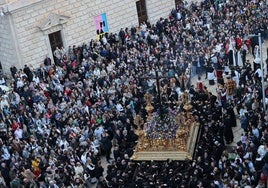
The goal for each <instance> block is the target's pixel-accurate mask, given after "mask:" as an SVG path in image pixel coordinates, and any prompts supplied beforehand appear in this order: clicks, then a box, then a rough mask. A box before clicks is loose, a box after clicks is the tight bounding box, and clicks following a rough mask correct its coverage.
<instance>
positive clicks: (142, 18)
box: [136, 0, 148, 24]
mask: <svg viewBox="0 0 268 188" xmlns="http://www.w3.org/2000/svg"><path fill="white" fill-rule="evenodd" d="M136 7H137V13H138V18H139V24H141V23H142V22H147V20H148V16H147V10H146V2H145V0H139V1H137V2H136Z"/></svg>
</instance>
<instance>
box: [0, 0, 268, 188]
mask: <svg viewBox="0 0 268 188" xmlns="http://www.w3.org/2000/svg"><path fill="white" fill-rule="evenodd" d="M267 24H268V19H267V2H266V1H263V0H254V1H253V0H252V1H250V0H245V1H234V0H230V1H212V0H211V1H208V0H206V1H203V2H201V3H191V4H187V3H186V2H181V4H179V5H177V6H176V8H174V9H173V10H172V11H171V13H170V16H169V17H168V18H160V19H159V20H158V21H157V22H156V23H155V24H152V23H150V22H144V23H142V24H141V25H140V27H139V29H137V28H135V27H132V28H126V29H121V30H120V31H119V32H118V34H117V33H106V34H103V35H102V37H101V38H100V40H91V41H90V42H89V43H84V44H82V45H79V46H76V45H74V46H69V48H68V49H64V48H63V47H59V48H57V52H55V53H54V55H55V57H53V58H54V59H55V60H54V61H52V60H51V59H52V57H49V56H47V57H46V58H45V59H44V62H43V63H42V65H41V66H40V67H38V68H33V67H32V66H31V65H25V67H24V68H22V69H18V68H17V67H16V66H12V67H11V68H10V71H11V75H12V80H11V81H9V82H5V81H3V82H2V81H1V83H2V87H1V88H2V89H1V90H0V91H1V92H0V94H1V99H0V108H1V113H0V138H1V139H0V147H1V167H0V171H1V173H0V187H11V188H19V187H42V188H52V187H54V188H57V187H76V188H78V187H81V188H82V187H91V186H92V184H95V185H96V186H97V187H100V188H102V187H104V188H105V187H218V188H222V187H257V186H258V187H265V183H266V180H267V176H268V153H267V154H266V147H267V141H268V140H267V139H268V137H267V128H266V126H267V124H268V116H267V114H265V113H264V110H263V108H262V105H261V104H262V102H261V100H262V94H261V93H262V92H261V82H260V79H259V78H260V77H261V76H264V75H259V72H260V71H258V69H259V67H258V64H259V62H258V61H257V59H258V58H257V57H258V50H257V49H258V47H257V44H258V43H257V42H256V39H254V37H253V38H249V37H247V36H248V35H249V34H252V33H254V34H257V33H261V34H262V38H263V40H265V39H267V37H268V32H267ZM256 47H257V48H256ZM248 56H254V58H255V60H256V61H255V62H254V64H255V65H256V67H254V68H252V66H251V64H253V62H248ZM53 62H55V63H53ZM210 73H212V74H210ZM196 74H197V75H199V76H200V80H199V83H198V86H195V83H191V78H192V77H193V76H196ZM203 74H206V75H207V76H208V77H207V78H208V79H210V80H214V78H212V79H211V76H213V75H215V78H216V82H217V84H218V88H217V90H216V91H215V92H211V91H209V90H208V88H207V87H206V86H205V85H204V84H202V79H201V75H203ZM226 75H228V76H226ZM232 80H234V81H235V84H234V82H231V81H232ZM158 81H159V82H158ZM209 83H210V84H214V83H213V81H210V82H209ZM6 84H8V87H4V86H3V85H6ZM158 84H159V85H158ZM185 91H187V92H189V94H190V96H191V104H192V106H193V114H194V116H195V118H196V121H198V122H199V123H200V124H201V126H200V127H201V130H200V139H199V140H198V144H197V150H196V153H195V158H194V159H193V160H186V161H172V160H167V161H164V162H160V161H144V162H137V161H133V160H131V156H132V155H133V150H134V147H135V145H136V143H137V140H138V136H137V135H136V134H135V129H136V128H137V127H136V125H135V124H134V122H133V120H134V118H135V116H136V115H137V114H139V115H141V117H142V118H143V119H144V121H146V115H147V112H146V110H145V105H146V103H145V100H144V98H143V96H144V94H145V93H147V92H149V93H151V94H153V96H160V97H154V99H153V100H154V103H153V104H154V105H155V106H156V108H155V109H157V108H158V107H159V106H160V105H167V104H169V106H170V107H171V108H176V104H177V101H178V100H179V99H180V95H181V94H182V93H183V92H185ZM171 104H173V105H171ZM235 108H236V109H237V112H238V113H239V120H240V121H238V122H240V123H241V126H242V128H243V129H244V133H243V135H241V141H239V142H238V143H237V147H236V148H235V149H234V150H233V151H228V150H227V149H226V144H229V143H232V142H233V141H234V140H233V139H234V136H233V132H232V127H234V126H240V125H239V124H238V125H237V124H236V122H237V114H235V111H234V109H235ZM182 110H183V109H182ZM102 157H104V158H105V159H106V162H107V163H106V164H107V173H104V166H103V165H106V164H102V163H101V158H102ZM105 174H107V175H105Z"/></svg>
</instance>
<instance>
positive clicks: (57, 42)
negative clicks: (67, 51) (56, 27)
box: [48, 31, 63, 62]
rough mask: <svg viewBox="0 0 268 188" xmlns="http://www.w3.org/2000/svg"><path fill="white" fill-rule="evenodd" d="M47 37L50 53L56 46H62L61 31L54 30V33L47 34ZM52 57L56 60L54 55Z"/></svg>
mask: <svg viewBox="0 0 268 188" xmlns="http://www.w3.org/2000/svg"><path fill="white" fill-rule="evenodd" d="M48 37H49V42H50V46H51V50H52V54H53V53H54V51H55V50H56V48H57V47H59V48H61V47H63V43H62V37H61V31H56V32H54V33H51V34H49V35H48ZM53 58H54V62H56V61H55V57H54V56H53Z"/></svg>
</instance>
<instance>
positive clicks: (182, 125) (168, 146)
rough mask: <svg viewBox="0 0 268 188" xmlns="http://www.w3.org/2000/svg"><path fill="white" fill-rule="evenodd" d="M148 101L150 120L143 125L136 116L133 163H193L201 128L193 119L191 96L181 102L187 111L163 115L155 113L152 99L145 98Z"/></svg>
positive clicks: (172, 111)
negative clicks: (176, 161) (165, 161)
mask: <svg viewBox="0 0 268 188" xmlns="http://www.w3.org/2000/svg"><path fill="white" fill-rule="evenodd" d="M144 99H145V101H146V107H145V109H146V111H147V114H148V116H147V120H146V121H145V122H144V120H143V118H142V117H141V116H140V115H136V117H135V119H134V123H135V124H136V125H137V127H138V128H137V134H138V135H139V140H138V143H137V145H136V147H135V151H134V155H133V156H132V159H133V160H136V161H146V160H158V161H163V160H167V159H170V160H187V159H190V160H191V159H192V158H193V155H194V150H195V144H196V141H197V135H198V130H199V124H198V123H197V122H196V121H195V118H194V116H193V115H192V112H191V110H192V106H191V104H190V102H189V97H188V93H184V94H183V95H182V96H181V98H180V103H181V104H180V105H183V109H184V110H179V107H177V108H176V109H170V108H167V109H166V112H165V113H164V115H160V114H159V113H158V112H156V111H154V107H153V105H152V99H153V97H152V95H151V94H149V93H147V94H145V96H144Z"/></svg>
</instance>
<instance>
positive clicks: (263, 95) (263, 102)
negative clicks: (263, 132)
mask: <svg viewBox="0 0 268 188" xmlns="http://www.w3.org/2000/svg"><path fill="white" fill-rule="evenodd" d="M258 39H259V46H260V59H261V61H260V64H261V70H262V77H261V88H262V104H263V112H264V114H265V113H266V104H265V88H264V87H265V85H264V69H263V60H262V59H263V57H262V42H261V33H259V34H258Z"/></svg>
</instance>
